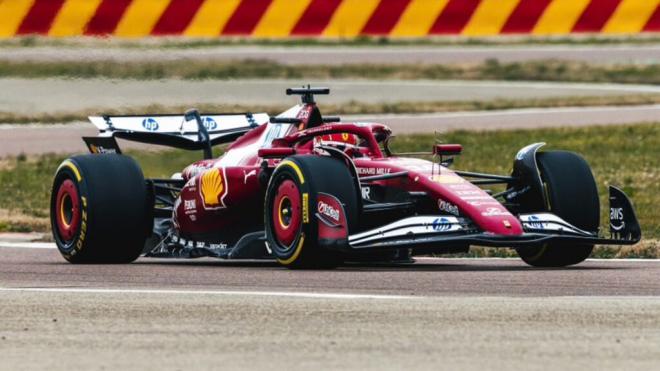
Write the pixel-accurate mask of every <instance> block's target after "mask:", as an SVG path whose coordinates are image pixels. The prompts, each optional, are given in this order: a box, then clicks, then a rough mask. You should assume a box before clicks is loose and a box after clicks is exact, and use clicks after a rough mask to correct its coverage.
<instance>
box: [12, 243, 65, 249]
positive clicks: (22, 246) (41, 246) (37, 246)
mask: <svg viewBox="0 0 660 371" xmlns="http://www.w3.org/2000/svg"><path fill="white" fill-rule="evenodd" d="M0 247H5V248H20V249H56V248H57V247H56V246H55V244H54V243H52V242H0Z"/></svg>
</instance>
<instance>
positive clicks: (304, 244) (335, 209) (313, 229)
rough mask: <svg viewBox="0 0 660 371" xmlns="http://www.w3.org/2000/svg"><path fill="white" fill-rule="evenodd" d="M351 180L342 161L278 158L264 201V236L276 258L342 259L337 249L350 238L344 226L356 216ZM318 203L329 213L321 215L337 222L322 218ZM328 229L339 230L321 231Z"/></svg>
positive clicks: (319, 262) (299, 262)
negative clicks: (328, 233)
mask: <svg viewBox="0 0 660 371" xmlns="http://www.w3.org/2000/svg"><path fill="white" fill-rule="evenodd" d="M354 184H355V181H354V179H353V178H352V175H351V173H350V171H349V170H348V168H347V167H346V165H345V164H343V163H342V162H340V161H338V160H336V159H333V158H330V157H321V156H292V157H289V158H287V159H285V160H283V161H282V162H280V164H279V165H278V166H277V168H276V169H275V171H274V172H273V175H272V176H271V179H270V181H269V183H268V189H267V190H266V200H265V207H264V214H265V226H266V238H267V242H268V245H269V247H270V249H271V251H272V253H273V255H274V257H275V258H276V259H277V261H278V262H279V263H280V264H282V265H283V266H286V267H288V268H333V267H336V266H337V265H339V264H341V262H342V256H341V253H340V252H339V251H338V249H339V248H340V247H341V246H345V245H346V244H347V243H348V240H347V237H348V230H349V229H350V228H352V224H353V223H355V222H357V213H358V208H357V207H358V206H357V205H358V202H359V200H358V198H357V195H358V192H357V190H356V189H355V185H354ZM325 201H327V203H328V204H332V205H331V206H329V205H328V204H326V203H324V202H325ZM318 205H322V207H323V210H322V211H323V212H325V213H327V214H328V215H330V217H329V218H330V219H327V218H326V219H324V220H326V222H328V223H330V224H332V223H334V221H335V219H332V218H336V220H338V221H339V222H337V225H335V226H334V227H331V228H326V226H325V225H322V224H321V223H323V221H321V220H320V218H325V217H324V216H319V215H318V214H320V212H318V208H319V207H318ZM339 224H341V225H343V226H344V227H345V228H344V229H342V227H338V225H339ZM328 230H331V231H332V233H335V232H338V235H335V236H327V235H326V233H324V232H323V231H328ZM320 231H321V232H320ZM342 231H343V232H345V233H344V234H343V235H342V234H341V232H342ZM333 248H334V249H333Z"/></svg>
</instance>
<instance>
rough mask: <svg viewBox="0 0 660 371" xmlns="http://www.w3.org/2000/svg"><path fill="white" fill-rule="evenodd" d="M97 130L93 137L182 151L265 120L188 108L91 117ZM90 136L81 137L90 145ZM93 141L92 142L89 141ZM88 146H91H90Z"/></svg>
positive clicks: (206, 146)
mask: <svg viewBox="0 0 660 371" xmlns="http://www.w3.org/2000/svg"><path fill="white" fill-rule="evenodd" d="M89 120H90V121H91V122H92V124H94V126H96V127H97V128H98V129H99V132H100V134H99V136H98V137H96V138H99V139H100V138H108V137H114V138H121V139H126V140H131V141H135V142H141V143H149V144H157V145H164V146H169V147H175V148H181V149H186V150H205V151H206V150H207V149H209V148H210V147H211V146H214V145H218V144H222V143H227V142H231V141H233V140H235V139H236V138H238V137H240V136H241V135H243V134H245V133H246V132H248V131H249V130H251V129H253V128H256V127H258V126H259V125H263V124H265V123H267V122H268V120H269V116H268V114H266V113H254V114H253V113H231V114H225V113H205V114H201V115H200V114H199V113H198V112H197V111H196V110H190V111H188V112H186V113H185V114H184V115H143V116H131V115H126V116H107V115H106V116H91V117H89ZM94 139H95V138H94V137H93V138H85V142H86V143H87V144H88V146H90V142H94ZM92 144H93V143H92ZM90 148H91V146H90Z"/></svg>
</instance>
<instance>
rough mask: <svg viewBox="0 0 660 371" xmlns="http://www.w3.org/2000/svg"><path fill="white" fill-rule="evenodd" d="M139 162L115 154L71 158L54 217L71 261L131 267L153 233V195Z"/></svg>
mask: <svg viewBox="0 0 660 371" xmlns="http://www.w3.org/2000/svg"><path fill="white" fill-rule="evenodd" d="M148 194H149V193H148V192H147V186H146V183H145V180H144V176H143V175H142V170H140V167H139V166H138V164H137V163H136V162H135V161H134V160H133V159H132V158H130V157H127V156H122V155H114V154H103V155H81V156H74V157H71V158H69V159H67V160H65V161H64V162H62V164H61V165H60V167H59V168H58V169H57V172H56V174H55V179H54V181H53V189H52V193H51V200H50V219H51V226H52V230H53V238H54V239H55V243H56V244H57V248H58V249H59V251H60V253H61V254H62V256H64V258H65V259H66V260H68V261H69V262H71V263H102V264H106V263H130V262H132V261H134V260H135V259H137V257H138V256H139V255H140V253H141V252H142V248H143V247H144V243H145V240H146V238H147V236H148V234H149V233H150V229H151V224H152V222H151V221H152V217H151V213H152V212H151V210H152V207H151V205H150V202H149V200H150V197H149V196H148Z"/></svg>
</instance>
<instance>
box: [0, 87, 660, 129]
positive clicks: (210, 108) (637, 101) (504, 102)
mask: <svg viewBox="0 0 660 371" xmlns="http://www.w3.org/2000/svg"><path fill="white" fill-rule="evenodd" d="M644 104H660V94H635V95H619V96H601V97H557V98H533V99H494V100H480V101H435V102H433V101H431V102H423V101H420V102H414V101H403V102H390V103H388V102H380V103H365V102H358V101H350V102H347V103H344V104H323V112H325V113H328V114H332V115H350V114H383V113H392V114H396V113H428V112H434V113H437V112H456V111H490V110H502V109H514V108H531V107H533V108H551V107H586V106H634V105H644ZM190 107H196V108H197V109H199V110H200V111H201V112H267V113H269V114H271V115H275V114H279V113H280V112H283V111H285V110H286V109H288V108H289V107H288V106H284V105H250V106H247V105H238V104H208V103H201V104H191V105H187V106H182V105H172V106H164V105H159V104H152V105H148V106H142V107H129V108H122V109H103V108H93V109H85V110H81V111H73V112H53V113H44V114H21V113H15V112H6V111H0V124H53V123H68V122H79V121H87V117H89V116H94V115H99V114H109V115H114V114H123V115H126V114H136V115H139V114H144V113H145V112H149V113H152V114H160V113H182V112H185V111H186V110H187V109H189V108H190Z"/></svg>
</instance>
